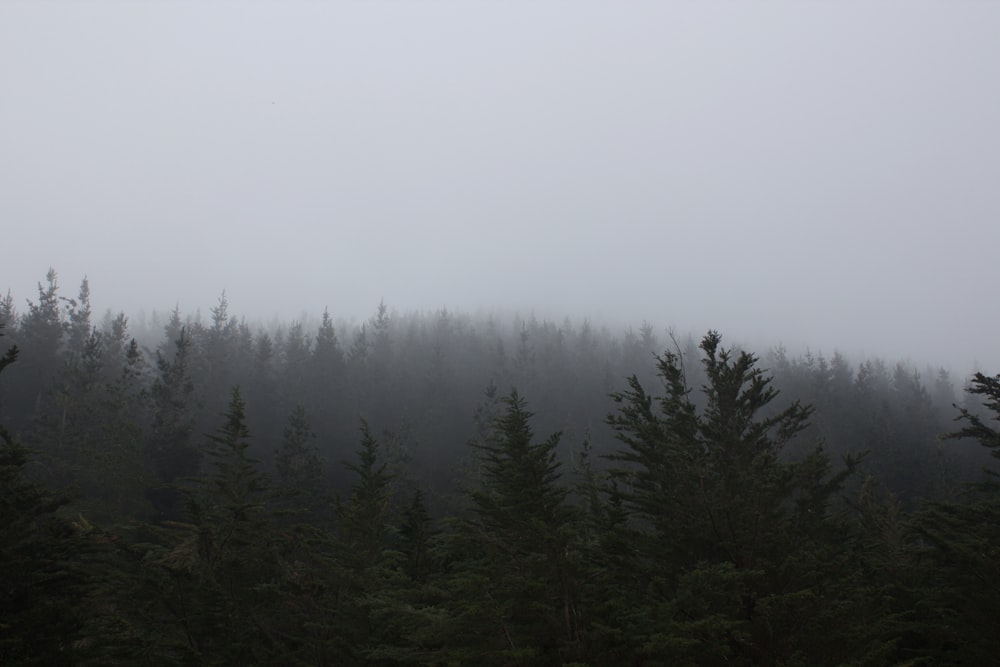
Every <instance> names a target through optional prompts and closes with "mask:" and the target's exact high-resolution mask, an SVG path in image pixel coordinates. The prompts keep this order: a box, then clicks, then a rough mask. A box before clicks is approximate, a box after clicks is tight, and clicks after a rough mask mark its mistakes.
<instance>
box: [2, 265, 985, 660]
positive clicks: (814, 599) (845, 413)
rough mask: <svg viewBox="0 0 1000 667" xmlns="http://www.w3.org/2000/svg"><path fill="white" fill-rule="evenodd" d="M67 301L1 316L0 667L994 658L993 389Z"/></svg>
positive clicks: (473, 328) (647, 348) (567, 344)
mask: <svg viewBox="0 0 1000 667" xmlns="http://www.w3.org/2000/svg"><path fill="white" fill-rule="evenodd" d="M89 296H90V295H89V285H88V284H87V281H86V280H84V281H83V283H82V285H81V288H80V290H79V292H78V294H77V296H76V297H74V298H65V297H63V296H61V295H60V293H59V286H58V282H57V277H56V275H55V273H54V272H50V273H49V275H48V277H47V279H46V282H45V283H44V284H40V285H39V294H38V298H37V300H36V301H32V302H29V303H28V308H27V312H25V313H23V314H21V313H18V312H17V309H16V308H15V307H14V303H13V300H12V298H11V297H10V296H9V295H8V297H7V299H5V300H3V301H0V323H2V324H3V325H4V327H5V328H4V330H3V333H4V334H6V335H7V338H5V341H9V345H8V346H7V351H6V354H5V356H4V357H3V358H2V360H0V372H2V377H0V400H2V403H0V424H4V425H5V427H4V428H3V430H2V431H0V436H2V441H3V442H2V450H0V496H2V500H0V502H3V510H4V511H3V512H2V514H0V516H2V517H3V518H2V519H0V521H2V523H0V543H2V544H3V545H4V551H3V555H2V556H0V559H2V560H3V563H0V572H2V574H0V577H3V580H4V581H3V585H4V589H5V591H6V592H7V593H8V595H6V596H5V599H4V600H0V660H2V661H3V663H4V664H46V665H54V664H109V663H110V664H133V663H134V664H226V665H256V664H303V665H327V664H331V665H332V664H337V665H341V664H385V665H392V664H405V663H412V664H428V665H464V664H470V665H471V664H477V665H478V664H496V665H513V664H521V665H551V664H566V665H569V664H576V665H621V664H635V665H658V664H663V665H677V664H692V665H732V664H745V665H757V664H764V665H777V664H783V665H788V664H810V665H813V664H815V665H822V664H829V665H839V664H866V665H903V664H907V665H915V664H983V661H984V660H989V659H992V656H994V655H996V651H997V649H998V648H1000V647H998V646H996V644H997V642H998V640H997V639H996V637H995V636H994V635H995V632H993V625H994V619H995V618H996V613H997V612H998V611H1000V609H997V603H996V601H995V599H994V598H995V595H993V594H992V592H993V591H994V590H995V588H994V586H995V584H997V583H998V580H1000V576H998V575H1000V568H998V566H997V565H996V563H997V562H998V561H997V559H996V558H995V557H994V556H995V555H996V554H997V553H1000V550H998V549H1000V534H998V532H1000V531H998V528H997V527H998V526H1000V521H998V520H997V519H1000V513H998V510H1000V504H998V501H1000V495H998V492H997V486H996V483H995V475H994V474H992V473H990V474H985V475H984V474H983V472H982V467H983V465H985V464H988V463H989V462H990V461H992V457H994V456H997V455H998V452H1000V435H998V433H997V431H996V430H995V429H994V428H993V427H992V425H991V424H992V421H991V420H993V419H996V418H998V417H1000V376H998V377H997V378H992V377H989V376H986V375H982V374H977V375H975V376H973V378H972V379H971V381H970V384H969V386H968V392H966V396H967V399H968V400H965V401H964V402H962V403H961V404H960V405H957V406H952V405H950V404H951V403H952V402H957V401H959V397H958V396H955V395H954V394H955V392H954V389H953V388H952V385H951V381H950V379H949V378H948V377H947V375H946V374H942V373H938V374H936V376H935V377H934V379H933V381H932V383H931V384H930V385H929V386H927V385H925V384H924V383H923V382H922V380H921V376H920V374H918V373H917V372H916V371H915V370H914V369H912V368H909V367H907V366H906V365H904V364H896V365H889V364H887V363H885V362H883V361H880V360H869V361H866V362H863V363H861V364H860V365H859V366H857V367H853V366H852V365H851V364H850V362H849V361H848V360H846V359H845V358H843V357H842V356H840V355H834V356H833V357H832V358H831V359H827V358H825V357H823V356H822V355H817V356H815V357H814V356H811V355H807V356H805V357H802V358H789V357H788V355H787V354H785V353H784V352H783V351H781V350H780V349H779V350H772V351H771V352H769V353H768V355H767V359H766V363H765V362H762V360H761V359H760V358H759V357H758V356H757V355H755V354H753V353H751V352H749V351H745V350H741V349H738V348H734V347H726V346H725V345H724V344H723V341H722V337H721V336H720V335H719V334H718V333H716V332H713V331H710V332H709V333H708V334H706V335H705V336H704V337H703V338H702V339H701V340H700V341H698V342H695V341H694V340H692V339H683V340H682V339H677V338H673V337H671V338H670V339H669V340H667V341H664V342H663V343H661V342H660V341H659V340H657V337H656V335H655V334H654V332H653V330H652V329H651V328H650V327H648V326H647V327H643V328H642V329H640V330H639V331H638V332H637V333H632V332H625V333H624V334H621V335H618V336H615V335H613V334H612V333H611V332H609V331H607V330H606V329H595V328H594V327H592V326H591V325H589V324H588V323H586V322H584V323H583V324H581V325H578V326H577V325H573V324H572V323H571V322H569V321H566V322H563V323H562V324H561V325H558V326H557V325H555V324H553V323H550V322H546V321H543V322H539V321H537V320H534V319H532V318H526V319H520V320H518V321H516V322H515V323H514V325H513V326H511V325H510V324H509V323H508V324H504V323H502V322H497V321H493V320H490V319H488V318H486V319H482V318H480V319H475V318H471V317H465V316H461V315H458V314H454V313H448V312H446V311H441V312H438V313H432V314H429V315H428V314H415V315H403V316H400V315H396V314H393V313H390V311H389V309H388V308H387V307H386V306H385V305H384V304H382V305H380V306H379V308H378V310H377V312H376V314H375V315H374V316H373V317H372V318H371V320H369V321H367V322H365V323H362V324H360V325H357V326H353V327H349V328H348V327H347V326H345V325H343V324H337V323H335V322H334V320H333V318H332V317H331V315H330V314H329V313H328V312H325V313H324V314H323V316H322V318H321V319H320V320H319V323H318V325H317V326H316V328H315V331H314V332H307V331H306V330H305V328H304V327H303V325H302V324H300V323H295V322H293V323H291V324H290V325H288V326H287V327H279V328H277V329H275V330H271V331H268V330H266V329H264V328H257V329H253V328H252V327H251V326H250V325H248V324H247V323H246V321H245V320H242V319H239V318H236V317H234V316H231V315H230V313H229V312H228V302H227V300H226V297H225V294H223V296H222V297H221V298H220V299H219V302H218V305H217V306H216V307H215V308H213V309H212V310H211V317H210V319H209V321H207V322H203V321H201V320H200V318H191V317H188V318H185V317H184V316H183V315H182V313H181V312H180V311H179V309H175V310H174V311H173V312H172V313H171V314H170V315H169V317H168V318H167V321H166V322H165V323H164V325H163V329H164V331H163V333H162V336H161V337H158V338H157V339H156V340H149V341H148V342H146V343H143V344H140V342H139V340H138V339H137V338H135V337H133V336H132V335H131V334H130V332H129V323H128V319H127V318H126V316H125V315H124V314H118V315H113V314H108V315H107V316H105V318H104V321H103V322H102V323H101V324H100V325H96V326H95V324H94V323H93V322H92V319H93V313H91V311H90V305H89ZM661 348H663V349H661ZM629 368H631V370H628V369H629ZM529 401H530V403H529ZM956 420H957V426H956ZM536 433H542V434H544V435H543V436H537V435H536ZM941 434H947V435H948V437H949V438H951V440H954V441H951V440H947V439H942V438H940V437H939V436H940V435H941ZM967 441H972V442H976V443H978V444H979V445H980V446H978V447H977V446H972V445H968V446H963V444H962V443H965V442H967Z"/></svg>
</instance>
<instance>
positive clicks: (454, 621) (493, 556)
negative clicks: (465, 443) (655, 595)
mask: <svg viewBox="0 0 1000 667" xmlns="http://www.w3.org/2000/svg"><path fill="white" fill-rule="evenodd" d="M503 403H504V405H505V406H506V412H505V413H504V414H502V415H501V416H500V417H499V418H497V419H496V420H495V421H494V423H493V428H492V432H491V433H489V434H488V436H487V438H486V439H485V440H484V441H482V442H478V443H475V447H476V448H477V449H478V450H479V453H480V459H479V467H480V476H481V479H480V482H481V484H480V487H479V488H477V489H472V490H471V491H470V498H471V500H472V510H473V513H474V517H473V518H471V519H470V520H468V521H466V522H464V523H462V524H461V525H460V526H459V527H458V528H457V530H456V531H455V534H454V535H453V536H452V542H451V545H450V549H451V558H453V559H455V562H454V563H453V565H452V573H451V576H450V577H449V580H448V586H449V588H450V589H451V594H450V596H449V599H448V601H447V603H446V607H447V608H448V611H449V615H448V618H447V621H445V623H446V624H447V626H448V627H447V629H446V633H445V634H446V638H445V640H444V642H443V643H444V644H445V646H446V647H448V649H449V651H451V652H452V653H450V655H452V656H454V658H455V659H459V660H465V661H467V662H469V663H470V664H471V663H473V662H474V663H476V664H482V665H506V664H521V665H548V664H560V663H561V662H565V661H572V656H578V655H579V628H578V617H577V612H578V609H577V604H576V602H577V600H576V589H577V581H576V573H575V562H574V555H573V539H574V534H575V512H574V511H573V510H572V508H571V507H570V506H569V505H568V504H567V501H566V497H567V490H566V489H565V488H563V487H562V486H560V479H561V472H560V469H559V468H560V466H559V464H558V462H557V461H556V446H557V445H558V443H559V439H560V434H559V433H555V434H553V435H551V436H550V437H549V438H547V439H546V440H544V441H542V442H535V441H534V433H533V431H532V428H531V425H530V420H531V417H532V413H531V412H530V411H529V410H528V408H527V404H526V403H525V401H524V399H523V398H521V397H520V396H519V395H518V393H517V392H516V391H512V392H511V394H510V395H509V396H507V397H506V398H504V399H503Z"/></svg>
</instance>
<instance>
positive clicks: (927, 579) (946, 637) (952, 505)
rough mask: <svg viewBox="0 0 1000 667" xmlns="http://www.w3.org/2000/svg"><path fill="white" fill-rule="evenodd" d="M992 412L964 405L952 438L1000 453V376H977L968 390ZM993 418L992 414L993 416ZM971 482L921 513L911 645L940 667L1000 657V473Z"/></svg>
mask: <svg viewBox="0 0 1000 667" xmlns="http://www.w3.org/2000/svg"><path fill="white" fill-rule="evenodd" d="M967 391H968V393H969V394H970V395H971V396H975V397H980V398H981V400H982V402H983V405H984V407H985V408H986V411H987V412H986V414H984V415H980V414H977V413H975V412H973V411H971V410H969V409H967V408H960V409H959V414H958V416H957V417H956V418H955V419H956V421H958V422H959V423H960V424H961V425H962V426H961V428H960V429H958V430H957V431H954V432H952V433H949V434H947V435H946V436H945V437H946V438H948V439H953V440H964V439H970V440H975V441H977V442H978V443H979V445H981V446H982V447H984V448H986V449H987V450H988V451H989V453H990V454H991V455H992V456H993V457H995V458H1000V430H998V429H997V428H996V427H995V426H993V425H991V424H990V422H997V421H1000V375H997V376H995V377H990V376H987V375H984V374H982V373H976V374H975V375H974V376H973V378H972V381H971V383H970V385H969V388H968V389H967ZM987 415H988V416H987ZM984 473H985V479H984V481H983V482H981V483H979V484H974V485H970V486H969V487H968V488H967V489H966V491H965V493H964V494H963V496H962V497H961V498H960V499H959V500H958V501H956V502H946V503H929V504H927V505H925V506H923V507H922V508H921V510H920V511H918V512H917V513H916V514H915V517H914V524H913V525H914V529H915V531H916V538H917V539H916V540H915V542H916V544H915V547H914V549H915V551H916V553H917V555H918V556H921V558H919V559H914V560H915V566H916V567H918V568H919V571H920V572H921V573H923V574H924V578H923V581H922V585H921V586H920V588H919V589H918V590H919V595H918V596H917V597H918V599H919V606H918V607H917V608H916V612H917V615H916V619H915V629H914V632H913V634H912V636H910V637H908V638H907V641H906V642H905V646H906V647H907V648H909V650H910V651H911V652H912V653H913V654H915V655H919V656H922V657H925V658H926V659H929V660H932V661H933V662H934V664H941V665H971V664H987V663H992V662H995V661H996V659H997V656H998V655H1000V635H998V633H997V631H996V628H997V619H998V618H1000V598H998V597H997V591H998V590H1000V475H998V473H997V472H996V470H993V469H986V470H984Z"/></svg>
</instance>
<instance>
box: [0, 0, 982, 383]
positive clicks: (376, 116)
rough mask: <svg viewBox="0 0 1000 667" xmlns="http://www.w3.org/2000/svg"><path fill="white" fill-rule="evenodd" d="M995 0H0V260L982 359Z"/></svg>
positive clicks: (21, 299) (177, 291) (18, 283)
mask: <svg viewBox="0 0 1000 667" xmlns="http://www.w3.org/2000/svg"><path fill="white" fill-rule="evenodd" d="M998 34H1000V5H998V4H996V3H987V2H963V3H955V2H948V3H945V2H880V3H861V2H841V3H833V2H829V3H797V2H780V3H779V2H756V3H706V2H616V3H610V2H608V3H586V2H578V1H574V2H533V3H528V2H514V3H510V2H507V3H501V2H485V1H484V2H419V3H410V2H401V1H400V2H330V3H320V2H273V3H262V2H238V3H237V2H207V3H195V2H189V3H182V2H170V3H168V2H141V3H140V2H96V1H95V2H87V3H69V2H39V1H32V2H21V1H17V0H6V2H4V3H2V4H0V225H2V236H0V238H2V244H3V260H2V263H0V287H2V288H3V289H4V291H6V289H7V288H9V289H10V290H11V292H12V293H13V295H14V296H15V298H16V299H17V303H18V307H19V308H20V309H21V310H22V311H23V310H24V309H25V308H26V306H25V300H26V299H33V298H35V296H36V294H37V292H36V286H35V285H36V283H37V282H38V281H39V280H43V279H44V276H45V273H46V271H47V270H48V268H49V267H50V266H51V267H54V268H55V269H56V270H57V271H58V272H59V275H60V284H61V285H62V287H63V290H64V291H65V292H66V293H72V292H75V289H76V287H77V285H78V284H79V281H80V279H81V278H82V277H83V276H84V275H86V276H88V277H89V280H90V283H91V288H92V290H93V301H94V306H95V310H96V311H97V312H98V313H100V312H102V311H103V310H104V309H105V308H113V309H115V310H119V309H123V310H125V311H126V312H130V313H136V312H138V311H139V310H145V311H147V312H149V311H152V310H153V309H157V310H160V311H165V310H168V309H170V308H172V307H173V306H174V305H175V304H179V305H180V307H181V309H182V310H184V311H189V312H193V311H194V310H196V309H198V308H201V309H202V311H203V312H205V311H206V310H207V308H208V307H210V306H211V305H213V304H214V303H215V302H216V299H217V297H218V295H219V294H220V292H221V291H222V290H223V289H225V290H227V294H228V297H229V302H230V308H231V311H232V312H236V313H240V314H244V315H247V316H249V317H253V318H261V319H266V318H271V317H275V316H277V317H281V318H295V317H300V316H301V315H302V314H303V313H311V314H313V315H316V314H318V313H321V312H322V310H323V308H324V307H329V308H330V311H331V312H332V313H335V314H336V315H338V316H340V317H344V318H352V317H353V318H364V317H368V316H369V315H371V314H372V313H373V312H374V310H375V308H376V306H377V304H378V303H379V301H380V299H384V300H385V302H386V303H387V304H389V305H390V307H392V308H394V309H397V310H400V311H409V310H424V309H437V308H441V307H447V308H449V309H451V310H460V311H481V310H492V309H501V310H504V311H517V312H523V313H527V312H534V313H536V314H538V315H539V316H545V317H549V316H551V317H554V318H560V319H561V318H562V317H563V316H570V317H573V318H577V319H582V318H584V317H587V318H590V319H591V321H599V322H607V323H611V324H617V323H627V324H632V325H638V324H640V323H641V322H642V321H643V320H648V321H651V322H654V323H655V324H656V325H657V326H659V327H666V326H675V327H677V328H679V329H681V330H694V331H703V330H704V329H707V328H709V327H712V328H717V329H719V330H721V331H722V332H723V333H724V334H725V335H727V337H728V338H729V339H738V340H745V341H750V342H751V343H753V344H761V343H763V344H775V343H778V342H784V343H785V344H787V345H790V346H793V347H794V346H805V345H808V346H810V347H811V348H812V349H814V350H815V349H823V350H828V351H831V350H833V349H840V350H844V351H847V352H850V353H864V354H877V355H885V356H888V357H891V358H901V357H902V358H910V359H913V360H915V361H918V362H921V363H922V362H927V363H933V364H946V365H950V366H953V367H958V368H959V369H961V370H968V369H970V368H972V367H973V366H975V367H977V368H982V369H983V370H985V371H987V372H998V371H1000V348H998V346H997V336H996V332H997V331H998V330H1000V310H998V307H997V300H996V288H995V286H996V281H997V278H996V275H995V273H994V272H995V271H996V270H997V268H996V256H997V248H998V247H1000V225H998V224H997V221H998V218H1000V215H998V214H1000V188H998V187H997V182H998V176H1000V132H997V126H996V123H997V119H998V118H1000V86H998V85H997V82H998V81H1000V40H998V39H997V35H998Z"/></svg>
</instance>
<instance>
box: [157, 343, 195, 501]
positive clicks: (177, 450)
mask: <svg viewBox="0 0 1000 667" xmlns="http://www.w3.org/2000/svg"><path fill="white" fill-rule="evenodd" d="M175 345H176V352H175V354H174V356H173V359H172V360H168V359H166V358H165V357H164V356H163V354H162V353H161V352H159V351H157V354H156V367H157V377H156V379H155V381H154V382H153V387H152V390H151V392H150V399H151V407H152V410H153V419H152V428H151V432H150V440H149V444H150V458H151V460H152V463H153V468H154V470H155V472H156V474H157V476H158V478H159V481H160V487H159V488H153V489H151V490H150V500H151V501H152V502H153V504H154V506H155V508H156V510H157V511H158V512H159V513H160V514H161V515H162V516H175V515H176V507H175V503H176V500H177V497H178V496H177V491H176V490H175V489H173V488H172V487H173V486H174V485H175V484H176V483H178V482H180V481H183V480H184V479H186V478H189V477H191V476H193V475H194V474H195V473H196V472H197V471H198V467H199V466H200V465H201V458H202V457H201V452H200V450H199V449H198V447H197V445H196V444H195V443H194V439H193V435H194V412H193V409H194V383H193V382H192V381H191V376H190V374H189V373H190V370H189V368H188V364H189V359H190V356H189V355H190V349H191V341H190V339H189V338H188V337H187V335H186V330H185V329H184V328H183V327H182V328H181V331H180V335H179V337H178V338H177V341H176V343H175Z"/></svg>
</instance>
